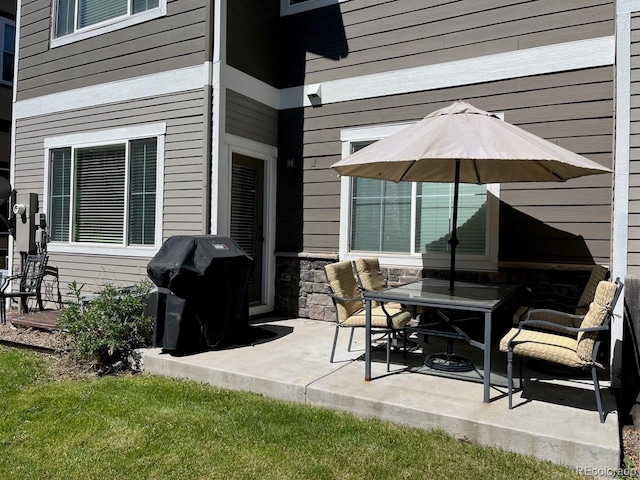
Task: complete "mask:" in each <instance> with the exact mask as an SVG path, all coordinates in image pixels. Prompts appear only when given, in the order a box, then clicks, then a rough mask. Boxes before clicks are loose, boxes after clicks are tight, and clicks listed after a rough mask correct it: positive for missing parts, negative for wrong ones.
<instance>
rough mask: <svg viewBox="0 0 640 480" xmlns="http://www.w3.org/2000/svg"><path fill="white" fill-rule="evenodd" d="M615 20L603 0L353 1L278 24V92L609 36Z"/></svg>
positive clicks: (300, 15) (611, 3) (610, 8)
mask: <svg viewBox="0 0 640 480" xmlns="http://www.w3.org/2000/svg"><path fill="white" fill-rule="evenodd" d="M613 15H614V8H613V2H612V1H607V0H589V1H583V0H569V1H562V2H558V1H557V0H539V1H529V0H520V1H516V0H512V1H509V2H504V1H502V0H485V1H478V2H468V1H436V2H424V1H422V0H406V1H402V2H394V1H391V2H390V1H382V0H378V1H369V0H353V1H350V2H345V3H342V4H339V5H338V4H336V5H331V6H328V7H325V8H323V9H317V10H311V11H309V12H306V13H303V14H298V15H291V16H288V17H284V18H283V19H282V21H283V24H284V25H285V27H284V28H283V32H285V33H284V37H283V42H282V47H281V50H282V51H283V52H286V54H285V58H287V61H286V73H285V75H283V77H282V80H283V85H284V86H294V85H298V84H301V83H307V84H309V83H315V82H323V81H327V80H331V79H335V78H348V77H352V76H355V75H363V74H369V73H378V72H384V71H389V70H394V69H401V68H409V67H417V66H422V65H430V64H435V63H440V62H448V61H452V60H458V59H464V58H472V57H476V56H479V55H489V54H494V53H501V52H508V51H514V50H519V49H524V48H531V47H537V46H542V45H551V44H555V43H561V42H568V41H575V40H583V39H586V38H595V37H601V36H609V35H613V29H614V25H613ZM320 20H321V21H320Z"/></svg>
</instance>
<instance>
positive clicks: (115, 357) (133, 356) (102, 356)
mask: <svg viewBox="0 0 640 480" xmlns="http://www.w3.org/2000/svg"><path fill="white" fill-rule="evenodd" d="M83 287H84V285H78V283H77V282H75V281H73V282H72V283H71V284H69V296H70V297H71V300H70V301H69V302H68V303H67V305H66V307H65V308H64V310H63V311H62V313H61V314H60V319H59V327H60V329H61V330H62V332H63V336H64V338H65V340H66V341H65V345H66V348H67V350H68V352H69V353H70V354H71V356H72V357H73V358H74V359H75V360H76V361H79V362H83V363H88V364H90V365H91V366H92V367H93V368H94V369H95V370H96V371H97V372H98V373H100V374H105V373H114V372H119V371H127V370H137V369H138V368H139V364H140V356H139V354H138V353H137V351H136V350H137V349H138V348H141V347H146V346H149V345H150V343H151V333H152V329H153V319H152V318H151V317H149V316H147V315H145V307H146V303H147V299H148V297H149V293H150V292H151V288H152V285H151V284H150V283H149V282H142V283H140V284H137V285H135V286H134V287H132V288H129V289H126V290H121V289H118V288H116V287H114V286H113V285H110V284H107V285H105V286H104V287H103V288H102V290H101V291H100V293H99V294H98V295H97V296H96V297H95V298H93V299H92V300H91V301H90V302H86V301H85V300H84V294H83V293H82V289H83Z"/></svg>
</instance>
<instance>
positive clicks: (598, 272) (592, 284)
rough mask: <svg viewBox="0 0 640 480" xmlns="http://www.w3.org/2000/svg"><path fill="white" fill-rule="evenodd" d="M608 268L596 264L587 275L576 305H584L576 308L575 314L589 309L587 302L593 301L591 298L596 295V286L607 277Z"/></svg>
mask: <svg viewBox="0 0 640 480" xmlns="http://www.w3.org/2000/svg"><path fill="white" fill-rule="evenodd" d="M608 273H609V270H608V269H607V268H605V267H603V266H602V265H596V266H595V267H593V270H591V275H590V276H589V280H588V281H587V285H586V286H585V287H584V290H583V291H582V295H581V296H580V300H578V305H586V306H584V307H580V308H576V312H575V313H576V315H585V314H586V313H587V311H588V310H589V306H588V305H589V304H590V303H591V302H593V299H594V297H595V295H596V288H598V284H599V283H600V282H601V281H603V280H604V279H605V278H607V274H608Z"/></svg>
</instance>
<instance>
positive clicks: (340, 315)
mask: <svg viewBox="0 0 640 480" xmlns="http://www.w3.org/2000/svg"><path fill="white" fill-rule="evenodd" d="M324 268H325V272H326V274H327V279H328V281H329V284H328V286H327V288H328V291H329V292H328V294H329V296H330V297H331V300H332V301H333V305H334V307H335V316H336V317H335V318H336V330H335V334H334V337H333V347H332V349H331V358H330V361H331V363H333V359H334V356H335V351H336V345H337V342H338V333H339V331H340V328H351V334H350V337H349V347H348V349H349V351H351V344H352V342H353V333H354V331H355V329H356V328H358V327H361V328H362V327H365V326H366V311H365V308H364V302H363V298H362V295H361V292H360V290H359V289H358V284H357V281H356V278H355V275H354V273H353V268H352V266H351V262H349V261H343V262H337V263H332V264H329V265H326V266H325V267H324ZM411 319H412V315H411V312H409V311H407V310H405V309H402V308H400V307H398V306H387V305H376V306H373V305H372V310H371V331H372V332H373V333H377V334H380V333H381V334H383V335H385V336H386V337H387V338H388V340H390V339H391V336H392V335H393V334H395V333H397V332H399V331H402V329H403V328H404V327H405V326H406V325H407V324H408V323H409V322H410V321H411ZM390 355H391V341H387V370H389V365H390V358H391V357H390Z"/></svg>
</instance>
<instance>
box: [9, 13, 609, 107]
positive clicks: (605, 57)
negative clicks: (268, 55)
mask: <svg viewBox="0 0 640 480" xmlns="http://www.w3.org/2000/svg"><path fill="white" fill-rule="evenodd" d="M218 5H219V2H216V6H217V7H218ZM220 8H221V7H220ZM216 18H217V17H216ZM614 50H615V40H614V37H612V36H611V37H600V38H595V39H589V40H580V41H577V42H567V43H561V44H557V45H549V46H545V47H537V48H529V49H525V50H517V51H514V52H507V53H500V54H496V55H486V56H483V57H476V58H470V59H465V60H457V61H454V62H445V63H440V64H435V65H426V66H423V67H416V68H407V69H403V70H393V71H390V72H383V73H377V74H372V75H363V76H359V77H351V78H345V79H340V80H331V81H327V82H323V83H322V84H321V85H322V103H323V104H327V103H336V102H345V101H351V100H360V99H365V98H373V97H378V96H386V95H398V94H402V93H410V92H417V91H426V90H432V89H437V88H447V87H455V86H459V85H470V84H474V83H482V82H492V81H498V80H504V79H508V78H517V77H525V76H530V75H541V74H545V73H554V72H562V71H567V70H574V69H582V68H590V67H596V66H602V65H613V62H614V56H615V55H614ZM219 54H222V52H220V53H219ZM16 71H17V70H16ZM212 84H213V85H217V86H218V87H227V88H231V89H232V90H234V91H236V92H238V93H240V94H242V95H244V96H246V97H248V98H251V99H253V100H255V101H257V102H260V103H262V104H264V105H267V106H269V107H271V108H275V109H278V110H284V109H288V108H298V107H302V106H311V102H310V101H309V99H308V98H307V96H306V94H305V92H306V89H307V86H304V85H302V86H299V87H291V88H285V89H282V90H278V89H277V88H274V87H272V86H271V85H268V84H267V83H264V82H262V81H260V80H258V79H256V78H253V77H251V76H250V75H247V74H246V73H243V72H241V71H239V70H237V69H235V68H233V67H229V66H225V65H224V62H222V61H221V60H220V59H214V64H213V65H211V63H210V62H205V63H203V64H202V65H196V66H193V67H187V68H181V69H177V70H170V71H166V72H161V73H156V74H152V75H145V76H141V77H135V78H131V79H127V80H119V81H116V82H108V83H103V84H100V85H95V86H91V87H83V88H78V89H74V90H67V91H64V92H60V93H54V94H49V95H43V96H40V97H36V98H30V99H27V100H20V101H18V102H15V104H14V118H15V119H22V118H29V117H34V116H38V115H47V114H51V113H57V112H64V111H69V110H76V109H79V108H88V107H96V106H99V105H105V104H109V103H117V102H126V101H132V100H138V99H141V98H147V97H149V96H159V95H167V94H173V93H180V92H185V91H189V90H196V89H200V88H203V87H204V86H206V85H212ZM215 101H217V100H215V99H214V102H215ZM214 118H215V117H214Z"/></svg>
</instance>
